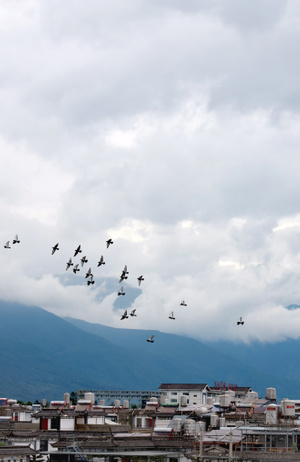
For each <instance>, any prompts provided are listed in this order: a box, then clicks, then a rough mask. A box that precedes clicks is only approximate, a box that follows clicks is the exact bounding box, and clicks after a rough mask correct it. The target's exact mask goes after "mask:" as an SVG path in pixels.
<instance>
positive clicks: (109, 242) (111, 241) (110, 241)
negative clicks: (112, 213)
mask: <svg viewBox="0 0 300 462" xmlns="http://www.w3.org/2000/svg"><path fill="white" fill-rule="evenodd" d="M111 244H113V240H112V239H108V240H107V241H106V248H107V249H108V247H109V246H110V245H111Z"/></svg>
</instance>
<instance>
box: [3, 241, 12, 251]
mask: <svg viewBox="0 0 300 462" xmlns="http://www.w3.org/2000/svg"><path fill="white" fill-rule="evenodd" d="M4 248H5V249H11V247H10V245H9V241H7V243H6V244H5V246H4Z"/></svg>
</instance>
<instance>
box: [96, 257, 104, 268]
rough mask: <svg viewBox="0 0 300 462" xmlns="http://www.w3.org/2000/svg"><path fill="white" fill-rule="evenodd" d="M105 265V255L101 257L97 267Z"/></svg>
mask: <svg viewBox="0 0 300 462" xmlns="http://www.w3.org/2000/svg"><path fill="white" fill-rule="evenodd" d="M101 265H105V261H104V260H103V255H101V257H100V260H99V261H98V265H97V266H101Z"/></svg>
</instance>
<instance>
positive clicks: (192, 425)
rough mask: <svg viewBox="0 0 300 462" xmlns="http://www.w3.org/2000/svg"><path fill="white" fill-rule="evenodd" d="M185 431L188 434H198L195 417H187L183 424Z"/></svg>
mask: <svg viewBox="0 0 300 462" xmlns="http://www.w3.org/2000/svg"><path fill="white" fill-rule="evenodd" d="M183 427H184V433H185V434H186V435H195V434H196V422H195V421H194V420H193V419H186V420H185V421H184V424H183Z"/></svg>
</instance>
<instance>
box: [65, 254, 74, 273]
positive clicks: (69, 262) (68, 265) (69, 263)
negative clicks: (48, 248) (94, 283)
mask: <svg viewBox="0 0 300 462" xmlns="http://www.w3.org/2000/svg"><path fill="white" fill-rule="evenodd" d="M70 266H73V263H72V258H71V257H70V258H69V261H68V263H67V267H66V271H67V270H68V269H69V268H70Z"/></svg>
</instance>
